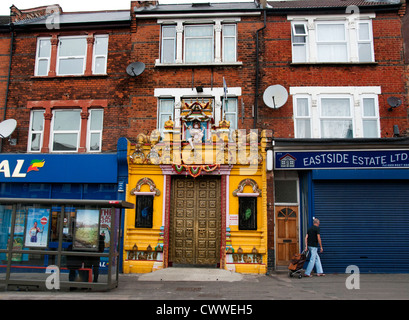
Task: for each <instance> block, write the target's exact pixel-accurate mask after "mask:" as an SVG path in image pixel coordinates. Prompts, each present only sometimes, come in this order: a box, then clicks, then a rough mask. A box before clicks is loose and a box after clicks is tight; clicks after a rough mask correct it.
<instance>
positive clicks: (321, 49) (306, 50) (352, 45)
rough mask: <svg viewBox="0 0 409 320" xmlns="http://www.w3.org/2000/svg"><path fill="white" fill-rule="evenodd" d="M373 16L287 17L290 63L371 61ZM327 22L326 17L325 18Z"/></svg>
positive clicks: (372, 58) (372, 53)
mask: <svg viewBox="0 0 409 320" xmlns="http://www.w3.org/2000/svg"><path fill="white" fill-rule="evenodd" d="M374 17H375V14H366V15H364V14H361V15H360V18H359V19H353V18H351V16H350V15H339V16H338V15H337V16H332V17H331V20H322V18H321V17H319V16H305V17H302V18H301V17H299V16H288V19H289V20H291V22H292V23H291V41H292V53H293V59H292V61H293V63H304V62H309V63H350V62H355V63H357V62H374V61H375V57H374V51H373V35H372V21H371V19H372V18H374ZM327 19H328V16H327Z"/></svg>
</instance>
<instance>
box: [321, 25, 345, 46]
mask: <svg viewBox="0 0 409 320" xmlns="http://www.w3.org/2000/svg"><path fill="white" fill-rule="evenodd" d="M317 40H318V41H320V42H338V41H345V25H344V24H317Z"/></svg>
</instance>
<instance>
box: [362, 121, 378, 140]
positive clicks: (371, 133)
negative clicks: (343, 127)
mask: <svg viewBox="0 0 409 320" xmlns="http://www.w3.org/2000/svg"><path fill="white" fill-rule="evenodd" d="M363 125H364V138H378V137H379V134H378V121H377V120H363Z"/></svg>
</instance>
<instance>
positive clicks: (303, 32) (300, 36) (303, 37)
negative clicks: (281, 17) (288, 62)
mask: <svg viewBox="0 0 409 320" xmlns="http://www.w3.org/2000/svg"><path fill="white" fill-rule="evenodd" d="M292 44H293V62H305V61H307V26H306V25H305V24H304V23H294V24H293V25H292Z"/></svg>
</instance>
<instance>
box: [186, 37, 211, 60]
mask: <svg viewBox="0 0 409 320" xmlns="http://www.w3.org/2000/svg"><path fill="white" fill-rule="evenodd" d="M212 60H213V39H186V62H211V61H212Z"/></svg>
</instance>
